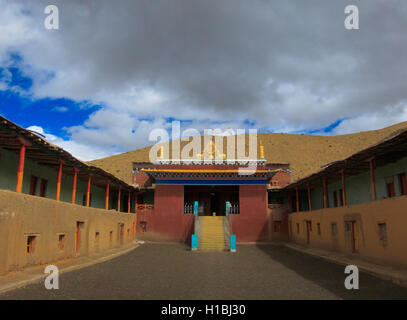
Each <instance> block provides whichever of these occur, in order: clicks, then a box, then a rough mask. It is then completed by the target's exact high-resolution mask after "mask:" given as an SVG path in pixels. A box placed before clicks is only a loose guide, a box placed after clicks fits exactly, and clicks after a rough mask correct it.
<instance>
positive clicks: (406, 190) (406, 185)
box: [398, 173, 407, 196]
mask: <svg viewBox="0 0 407 320" xmlns="http://www.w3.org/2000/svg"><path fill="white" fill-rule="evenodd" d="M398 177H399V186H400V195H401V196H405V195H407V179H406V174H405V173H400V174H399V175H398Z"/></svg>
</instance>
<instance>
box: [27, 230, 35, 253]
mask: <svg viewBox="0 0 407 320" xmlns="http://www.w3.org/2000/svg"><path fill="white" fill-rule="evenodd" d="M36 244H37V236H36V235H33V234H29V235H27V242H26V251H25V253H26V255H27V256H31V255H33V254H34V252H35V249H36Z"/></svg>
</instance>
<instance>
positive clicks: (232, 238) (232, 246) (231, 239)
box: [230, 235, 236, 252]
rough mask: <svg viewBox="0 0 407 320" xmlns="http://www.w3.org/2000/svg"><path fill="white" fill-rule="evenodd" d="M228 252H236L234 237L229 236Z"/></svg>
mask: <svg viewBox="0 0 407 320" xmlns="http://www.w3.org/2000/svg"><path fill="white" fill-rule="evenodd" d="M230 252H236V235H231V236H230Z"/></svg>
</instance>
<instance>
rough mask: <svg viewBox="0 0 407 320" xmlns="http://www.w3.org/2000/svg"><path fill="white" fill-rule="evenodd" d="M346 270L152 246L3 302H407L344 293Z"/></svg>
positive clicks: (261, 252)
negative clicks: (55, 285)
mask: <svg viewBox="0 0 407 320" xmlns="http://www.w3.org/2000/svg"><path fill="white" fill-rule="evenodd" d="M345 276H346V275H345V273H344V267H343V266H341V265H338V264H334V263H330V262H327V261H324V260H321V259H318V258H315V257H312V256H309V255H306V254H303V253H300V252H297V251H294V250H292V249H289V248H286V247H282V246H275V245H266V244H265V245H239V246H238V251H237V252H236V253H234V254H233V253H230V252H191V251H190V250H188V249H187V248H186V247H185V246H184V245H181V244H145V245H142V246H140V247H139V248H137V249H136V250H133V251H131V252H129V253H127V254H125V255H122V256H120V257H117V258H114V259H112V260H109V261H106V262H103V263H100V264H96V265H93V266H90V267H87V268H84V269H80V270H76V271H72V272H68V273H64V274H62V275H61V276H60V281H59V289H58V290H46V289H45V287H44V283H37V284H32V285H29V286H26V287H22V288H19V289H15V290H13V291H9V292H6V293H4V294H1V295H0V300H2V299H121V300H123V299H124V300H128V299H154V300H155V299H158V300H161V299H171V300H173V299H175V300H177V299H192V300H195V299H197V300H201V299H209V300H219V299H233V300H234V299H241V300H257V299H264V300H269V299H318V300H322V299H323V300H325V299H407V288H404V287H399V286H397V285H394V284H393V283H391V282H390V281H385V280H381V279H378V278H376V277H373V276H371V275H368V274H365V273H363V272H361V273H360V275H359V287H360V288H359V290H347V289H345V287H344V280H345Z"/></svg>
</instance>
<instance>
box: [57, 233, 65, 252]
mask: <svg viewBox="0 0 407 320" xmlns="http://www.w3.org/2000/svg"><path fill="white" fill-rule="evenodd" d="M65 238H66V237H65V234H64V233H60V234H59V235H58V250H59V251H63V250H64V247H65Z"/></svg>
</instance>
